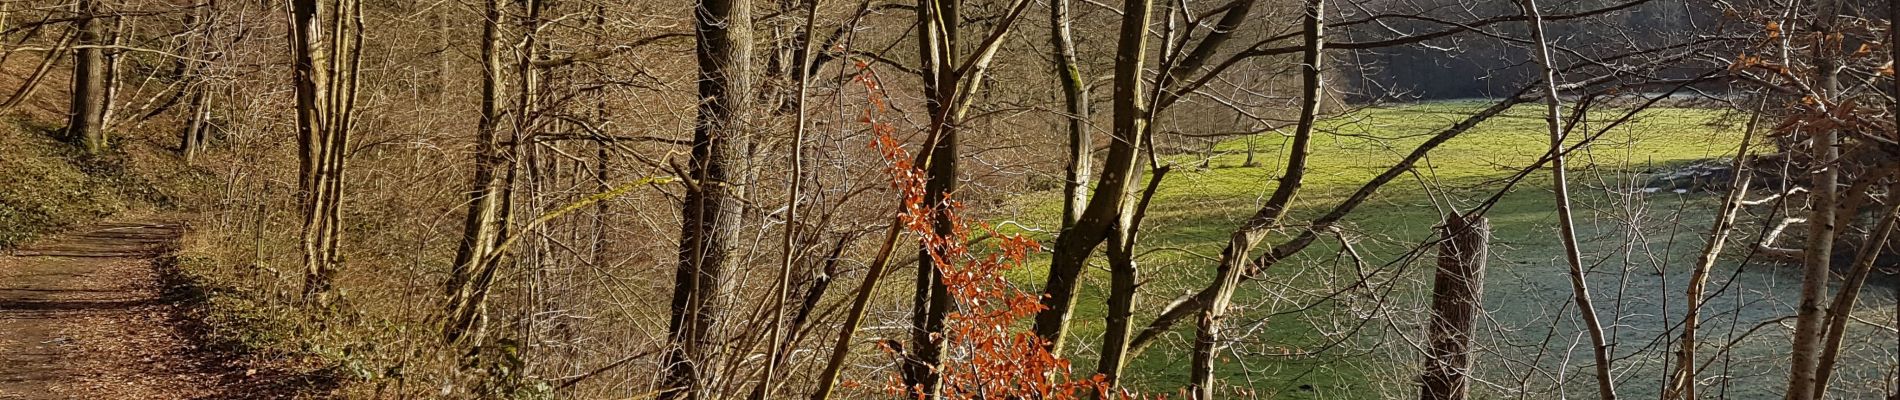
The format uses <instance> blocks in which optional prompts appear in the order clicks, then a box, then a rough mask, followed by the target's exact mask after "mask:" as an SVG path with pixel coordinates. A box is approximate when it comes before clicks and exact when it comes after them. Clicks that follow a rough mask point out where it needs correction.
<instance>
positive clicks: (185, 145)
mask: <svg viewBox="0 0 1900 400" xmlns="http://www.w3.org/2000/svg"><path fill="white" fill-rule="evenodd" d="M186 90H191V100H190V101H189V102H188V103H187V105H186V107H185V108H186V109H187V111H186V112H187V113H189V114H190V117H189V118H190V120H189V121H188V122H186V123H185V132H184V133H183V134H181V135H180V136H182V137H181V138H180V141H179V144H178V154H179V156H181V157H183V158H184V159H185V161H186V162H190V161H191V160H192V159H194V158H197V156H198V151H199V149H200V148H201V147H203V146H204V141H205V134H206V130H207V129H210V127H211V122H210V119H211V105H210V104H209V103H210V100H209V99H206V98H205V97H207V95H206V94H205V92H206V90H205V89H204V88H197V89H186Z"/></svg>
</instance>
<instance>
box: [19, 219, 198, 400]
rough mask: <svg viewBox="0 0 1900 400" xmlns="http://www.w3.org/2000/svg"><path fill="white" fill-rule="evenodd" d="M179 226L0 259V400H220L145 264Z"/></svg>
mask: <svg viewBox="0 0 1900 400" xmlns="http://www.w3.org/2000/svg"><path fill="white" fill-rule="evenodd" d="M182 232H183V226H182V225H180V224H179V223H177V222H174V221H171V220H167V219H164V218H153V217H147V218H133V219H125V220H121V221H118V222H108V223H99V224H94V225H90V226H83V227H79V228H76V229H73V230H70V231H68V233H66V234H62V235H58V236H53V237H48V238H45V239H42V240H39V241H37V242H35V243H32V244H29V245H26V246H23V247H22V248H20V249H17V250H14V251H12V252H11V253H0V400H16V399H100V400H103V399H191V398H222V396H221V395H220V394H218V393H216V391H215V389H214V387H215V386H217V382H218V381H219V375H220V374H219V373H218V372H217V371H216V369H215V368H211V367H210V366H213V365H215V363H214V362H212V361H210V360H209V359H208V358H207V356H206V354H205V353H204V352H201V351H199V350H198V349H197V347H196V346H194V345H192V344H191V343H190V340H189V339H187V337H186V336H185V335H184V334H183V333H182V332H180V331H179V329H178V328H177V326H176V324H175V323H174V320H173V318H174V316H175V315H176V313H174V312H173V307H174V306H173V305H171V304H169V303H168V302H166V301H164V300H163V299H162V298H161V295H160V294H161V292H162V290H161V289H162V288H163V286H162V285H161V284H160V278H159V272H158V271H157V269H156V268H155V267H154V263H153V259H154V258H155V257H158V256H160V255H161V254H163V252H164V251H166V250H167V249H169V248H170V247H171V246H172V245H173V244H174V243H175V242H176V241H177V239H178V237H179V235H180V234H182Z"/></svg>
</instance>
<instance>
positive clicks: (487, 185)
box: [442, 0, 525, 344]
mask: <svg viewBox="0 0 1900 400" xmlns="http://www.w3.org/2000/svg"><path fill="white" fill-rule="evenodd" d="M482 15H483V21H484V22H483V23H482V38H481V41H482V44H481V59H482V83H481V94H482V99H481V111H480V112H481V114H480V116H479V117H478V118H479V120H478V121H477V122H476V128H475V166H474V167H475V177H474V181H473V182H472V184H471V185H470V189H469V191H468V196H469V201H468V210H467V213H468V214H467V215H466V216H465V217H464V219H463V223H462V241H461V244H460V245H459V246H458V247H457V248H456V251H455V264H454V267H453V268H454V269H452V270H450V271H449V281H448V286H447V288H448V309H447V312H448V314H447V315H448V317H447V318H446V320H445V324H444V325H443V331H442V336H443V339H445V340H447V341H449V342H456V341H460V340H462V339H464V337H465V335H466V337H467V338H468V339H470V340H469V341H470V342H471V343H477V344H479V343H480V342H481V336H482V329H481V326H482V325H483V324H482V320H483V319H484V318H483V317H482V316H481V315H480V313H478V312H477V310H479V309H480V308H481V307H480V303H481V302H482V301H481V299H478V298H476V297H475V294H476V292H477V289H478V288H477V287H476V286H477V284H478V281H477V280H476V279H475V277H476V276H477V275H480V274H481V270H483V269H487V268H489V266H490V265H491V262H493V263H499V261H498V260H497V259H499V258H500V257H499V256H498V255H496V254H494V252H495V250H496V246H497V245H499V244H500V243H501V241H502V240H504V238H503V237H502V235H501V231H502V229H501V228H502V226H503V221H502V220H501V214H502V207H501V206H502V204H503V203H504V202H505V200H506V199H503V198H502V194H503V188H504V186H505V183H506V182H504V181H503V178H504V176H503V175H504V173H503V171H502V169H503V168H505V167H506V166H507V165H508V164H509V161H508V160H507V159H506V158H505V157H504V155H503V148H502V145H501V135H500V133H499V132H500V130H501V114H502V112H501V99H500V96H501V92H502V90H503V89H502V86H503V83H502V60H501V33H500V30H501V27H500V24H501V21H502V12H501V0H487V1H484V2H483V6H482ZM524 90H525V88H524ZM491 260H497V261H491Z"/></svg>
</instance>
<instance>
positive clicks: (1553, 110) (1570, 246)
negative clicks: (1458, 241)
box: [1518, 0, 1616, 400]
mask: <svg viewBox="0 0 1900 400" xmlns="http://www.w3.org/2000/svg"><path fill="white" fill-rule="evenodd" d="M1518 6H1519V7H1521V8H1522V9H1523V10H1524V15H1525V16H1527V17H1529V18H1528V20H1529V23H1530V30H1531V37H1532V41H1533V42H1534V43H1533V45H1534V46H1536V48H1535V50H1534V51H1535V53H1536V56H1537V62H1538V63H1539V64H1540V65H1539V67H1540V68H1539V69H1540V70H1541V71H1540V74H1541V75H1542V78H1543V81H1544V82H1543V89H1544V124H1545V126H1547V127H1548V128H1549V129H1550V152H1549V153H1548V155H1547V157H1548V158H1549V159H1550V177H1551V186H1552V187H1553V188H1554V189H1555V192H1556V195H1557V198H1556V203H1557V204H1556V207H1557V239H1558V241H1560V242H1563V246H1564V261H1565V262H1566V263H1568V264H1569V265H1570V290H1571V292H1572V294H1574V295H1575V297H1576V303H1577V310H1578V313H1579V314H1580V316H1581V317H1582V319H1583V321H1582V322H1583V323H1584V324H1585V326H1584V328H1585V329H1587V330H1588V331H1589V333H1590V345H1591V346H1590V348H1591V354H1592V355H1594V356H1595V358H1596V380H1597V395H1598V397H1600V398H1602V399H1603V400H1615V399H1616V386H1615V379H1616V377H1615V376H1613V375H1611V374H1610V348H1609V342H1608V339H1606V338H1605V337H1604V334H1603V325H1602V324H1601V323H1599V322H1598V320H1597V312H1596V306H1595V305H1594V303H1592V301H1591V299H1590V285H1589V281H1588V280H1586V279H1585V276H1584V274H1585V271H1584V266H1583V251H1582V249H1580V248H1578V244H1577V227H1576V223H1575V222H1574V221H1575V220H1574V219H1573V218H1572V217H1571V207H1570V180H1569V177H1568V176H1566V174H1567V172H1566V171H1565V166H1564V156H1563V148H1564V140H1565V139H1566V138H1567V137H1568V134H1567V133H1566V132H1564V126H1563V115H1562V107H1563V103H1562V99H1560V98H1558V97H1557V94H1558V93H1557V85H1558V84H1557V63H1556V61H1554V60H1552V59H1551V54H1550V38H1548V37H1546V36H1545V35H1544V21H1543V17H1542V16H1541V14H1539V13H1538V10H1537V2H1536V1H1535V0H1519V1H1518Z"/></svg>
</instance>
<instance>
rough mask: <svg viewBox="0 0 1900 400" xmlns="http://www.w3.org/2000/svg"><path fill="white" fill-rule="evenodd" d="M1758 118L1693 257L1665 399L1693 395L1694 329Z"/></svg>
mask: <svg viewBox="0 0 1900 400" xmlns="http://www.w3.org/2000/svg"><path fill="white" fill-rule="evenodd" d="M1760 121H1761V112H1760V110H1757V111H1756V113H1755V115H1754V116H1752V117H1750V118H1749V120H1748V126H1747V127H1746V128H1743V129H1744V130H1743V132H1742V145H1741V148H1740V149H1738V150H1736V151H1735V160H1734V162H1732V163H1731V164H1730V165H1729V171H1732V172H1733V173H1734V174H1735V177H1734V178H1732V179H1731V180H1730V181H1729V188H1728V195H1727V196H1723V198H1722V213H1721V214H1718V215H1716V217H1715V224H1714V226H1711V227H1709V243H1708V244H1706V245H1704V246H1703V247H1702V253H1701V255H1699V256H1697V257H1696V264H1695V271H1694V272H1691V273H1690V276H1689V287H1688V289H1685V291H1684V293H1683V298H1684V299H1686V300H1687V301H1688V302H1689V304H1688V305H1687V308H1688V311H1687V312H1686V313H1685V314H1683V316H1682V336H1681V338H1680V340H1679V343H1677V344H1678V346H1680V347H1678V350H1677V351H1676V365H1675V370H1674V371H1672V372H1671V373H1670V375H1669V386H1668V387H1666V388H1664V392H1663V398H1664V399H1686V400H1694V399H1695V398H1696V379H1695V374H1696V355H1695V354H1696V329H1697V328H1698V327H1700V326H1701V325H1702V305H1703V299H1702V296H1703V291H1704V290H1705V289H1706V287H1707V285H1708V282H1709V271H1710V270H1712V269H1714V268H1715V262H1716V261H1717V260H1718V259H1719V257H1720V256H1721V254H1722V246H1723V245H1724V244H1726V243H1727V242H1728V237H1729V231H1730V230H1732V229H1733V228H1734V226H1735V215H1736V213H1738V212H1740V211H1741V209H1742V198H1743V196H1745V195H1747V194H1748V184H1749V181H1750V179H1749V178H1750V177H1751V176H1753V175H1752V173H1751V172H1750V171H1748V166H1749V165H1750V162H1749V160H1750V157H1749V153H1748V149H1749V145H1750V144H1751V142H1752V141H1753V140H1754V137H1755V127H1756V124H1757V123H1759V122H1760Z"/></svg>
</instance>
